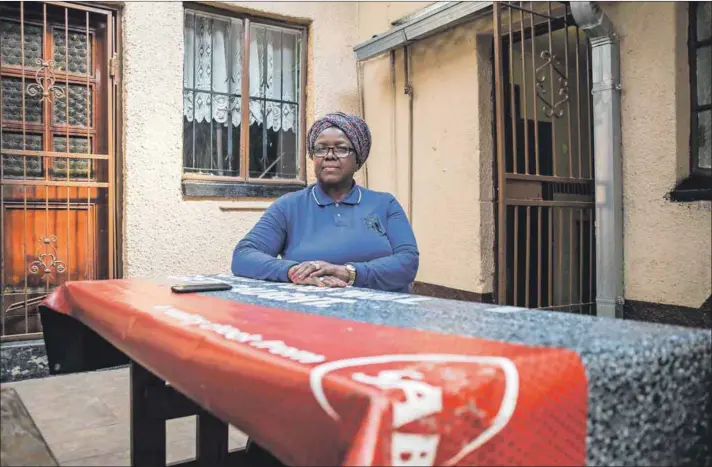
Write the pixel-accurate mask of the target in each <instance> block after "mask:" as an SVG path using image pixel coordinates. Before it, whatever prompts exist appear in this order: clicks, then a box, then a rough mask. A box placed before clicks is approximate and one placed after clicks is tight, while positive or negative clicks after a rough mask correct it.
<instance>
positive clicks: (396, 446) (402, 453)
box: [391, 432, 440, 467]
mask: <svg viewBox="0 0 712 467" xmlns="http://www.w3.org/2000/svg"><path fill="white" fill-rule="evenodd" d="M391 436H392V438H391V465H393V466H399V467H400V466H416V465H434V464H435V455H436V454H437V453H438V444H440V435H415V434H412V433H398V432H394V433H393V434H392V435H391Z"/></svg>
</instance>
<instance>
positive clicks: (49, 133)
mask: <svg viewBox="0 0 712 467" xmlns="http://www.w3.org/2000/svg"><path fill="white" fill-rule="evenodd" d="M115 33H116V23H115V16H114V14H113V12H111V11H108V10H104V9H101V8H94V7H91V6H84V5H81V4H75V3H71V4H70V3H64V2H4V3H1V4H0V51H1V54H0V55H1V57H0V81H1V86H0V101H1V102H2V111H1V112H0V149H1V152H2V157H0V183H1V188H2V189H1V190H0V216H2V218H1V220H0V229H1V230H0V237H1V241H0V244H1V245H2V273H1V275H0V277H1V279H2V287H1V289H0V291H1V292H2V295H1V300H2V303H1V305H2V308H1V311H2V316H1V317H0V318H1V319H0V322H1V323H0V324H1V325H2V328H1V336H2V338H3V339H8V338H18V337H19V338H27V337H32V336H34V335H39V332H40V331H41V329H40V323H39V319H38V316H37V304H38V303H39V302H40V301H41V300H42V298H44V297H45V296H46V295H47V294H48V293H49V292H50V291H51V290H52V289H53V288H55V287H57V286H58V285H60V284H61V283H63V282H65V281H68V280H87V279H103V278H110V277H113V276H114V272H115V247H114V245H115V228H114V226H115V219H114V204H115V201H114V200H115V193H114V171H115V170H114V169H115V167H114V134H115V131H114V125H115V118H114V102H115V93H116V87H115V86H114V79H115V77H116V65H115V53H116V50H115V46H116V36H115Z"/></svg>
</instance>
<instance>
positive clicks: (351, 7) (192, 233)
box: [122, 2, 359, 277]
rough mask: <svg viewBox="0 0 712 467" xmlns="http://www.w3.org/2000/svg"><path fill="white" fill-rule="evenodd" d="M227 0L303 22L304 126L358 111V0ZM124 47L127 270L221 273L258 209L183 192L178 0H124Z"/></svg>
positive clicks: (138, 273) (180, 8)
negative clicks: (254, 0) (307, 25)
mask: <svg viewBox="0 0 712 467" xmlns="http://www.w3.org/2000/svg"><path fill="white" fill-rule="evenodd" d="M230 7H231V8H248V9H250V10H251V11H258V12H261V13H265V14H269V15H277V16H278V17H280V18H282V19H298V20H301V21H310V22H311V25H310V28H309V34H310V36H309V53H308V70H307V75H308V87H307V102H306V110H307V124H310V123H311V122H312V121H313V120H314V117H315V116H319V115H323V114H325V113H327V112H329V111H333V110H343V111H346V112H357V111H358V93H357V83H356V73H355V69H356V61H355V57H354V53H353V46H354V45H356V43H357V41H358V32H359V30H358V4H357V3H355V2H339V3H337V2H333V3H332V2H319V3H317V2H270V3H251V2H236V3H232V2H231V3H230ZM123 47H124V52H123V63H122V68H123V91H124V96H123V97H124V100H123V110H124V124H125V128H124V140H123V155H124V171H125V177H124V180H125V184H124V187H123V189H124V212H123V222H124V226H123V228H124V230H123V232H124V238H123V257H124V273H125V276H127V277H131V276H143V275H165V274H181V273H215V272H224V271H228V270H229V265H230V258H231V255H232V250H233V248H234V246H235V244H236V242H237V241H238V240H239V239H240V238H242V236H244V234H246V233H247V231H248V230H249V229H250V228H251V227H252V226H253V225H254V223H255V222H256V221H257V219H259V216H260V215H261V214H262V213H261V211H260V210H257V211H255V210H254V205H253V204H247V203H245V202H242V201H234V200H209V201H206V200H184V199H183V196H182V193H181V175H182V153H183V140H182V131H183V130H182V125H183V123H182V115H183V114H182V108H183V97H182V95H183V91H182V86H183V83H182V80H183V5H182V3H180V2H126V3H125V4H124V14H123ZM307 173H308V174H309V175H310V177H311V176H312V175H311V173H312V169H311V166H310V165H309V166H308V170H307ZM221 208H229V209H236V210H232V211H226V210H224V209H221ZM243 208H244V209H245V210H244V211H242V210H241V209H243Z"/></svg>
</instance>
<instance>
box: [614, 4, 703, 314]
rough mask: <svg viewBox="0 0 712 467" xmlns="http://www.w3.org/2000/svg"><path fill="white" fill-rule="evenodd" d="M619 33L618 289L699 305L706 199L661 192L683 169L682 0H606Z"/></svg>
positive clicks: (631, 295)
mask: <svg viewBox="0 0 712 467" xmlns="http://www.w3.org/2000/svg"><path fill="white" fill-rule="evenodd" d="M602 7H603V10H604V11H605V12H606V14H608V15H609V17H610V19H611V21H612V22H613V24H614V27H615V28H616V31H617V33H618V34H619V36H620V46H621V54H620V55H621V85H622V94H621V99H622V102H621V105H622V108H621V116H622V131H623V183H624V185H623V196H624V204H623V209H624V212H623V215H624V222H625V223H624V235H625V240H624V241H625V243H624V248H625V251H624V255H625V297H626V299H629V300H641V301H648V302H655V303H666V304H675V305H682V306H690V307H699V306H700V305H701V304H702V302H704V301H705V299H707V297H709V296H710V292H711V291H710V288H711V285H710V284H712V260H711V258H712V218H711V216H712V214H711V207H710V203H709V202H694V203H674V202H671V201H668V200H666V199H665V195H666V194H667V193H668V192H669V191H670V190H671V189H672V188H673V187H674V186H675V184H676V182H677V181H678V180H680V179H682V178H683V177H684V176H686V175H687V170H688V169H687V168H688V164H689V162H688V161H689V125H690V124H689V111H690V97H689V92H690V90H689V71H688V70H689V69H688V63H687V47H686V42H687V23H688V20H687V4H686V2H645V3H635V4H633V3H627V2H621V3H618V2H615V3H613V2H606V3H604V4H603V5H602Z"/></svg>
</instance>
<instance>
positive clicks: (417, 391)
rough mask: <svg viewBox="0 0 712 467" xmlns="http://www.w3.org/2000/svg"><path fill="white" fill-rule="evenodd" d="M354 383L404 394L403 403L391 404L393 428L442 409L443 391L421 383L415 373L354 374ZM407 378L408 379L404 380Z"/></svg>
mask: <svg viewBox="0 0 712 467" xmlns="http://www.w3.org/2000/svg"><path fill="white" fill-rule="evenodd" d="M351 377H352V378H353V379H354V380H355V381H358V382H360V383H365V384H370V385H372V386H376V387H379V388H381V389H400V390H401V391H403V394H405V401H404V402H396V403H395V404H393V427H394V428H400V427H401V426H403V425H405V424H406V423H410V422H412V421H414V420H418V419H419V418H423V417H427V416H428V415H432V414H434V413H438V412H440V411H441V410H442V409H443V391H442V389H440V388H436V387H433V386H431V385H429V384H427V383H424V382H423V381H420V380H422V379H423V375H422V374H421V373H418V372H417V371H411V370H404V371H391V370H384V371H381V372H379V373H378V376H376V377H373V376H368V375H366V374H364V373H354V374H353V375H352V376H351ZM406 378H409V379H406Z"/></svg>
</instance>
